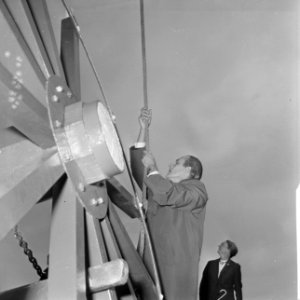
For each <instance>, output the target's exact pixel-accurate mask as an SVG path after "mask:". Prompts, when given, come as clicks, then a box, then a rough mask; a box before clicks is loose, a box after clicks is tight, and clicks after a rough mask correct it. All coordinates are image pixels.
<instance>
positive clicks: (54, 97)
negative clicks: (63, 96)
mask: <svg viewBox="0 0 300 300" xmlns="http://www.w3.org/2000/svg"><path fill="white" fill-rule="evenodd" d="M52 101H53V102H55V103H56V102H58V101H59V99H58V97H57V96H56V95H53V96H52Z"/></svg>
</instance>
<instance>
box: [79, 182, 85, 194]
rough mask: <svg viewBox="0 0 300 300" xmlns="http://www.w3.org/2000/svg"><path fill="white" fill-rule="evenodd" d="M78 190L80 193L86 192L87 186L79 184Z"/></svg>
mask: <svg viewBox="0 0 300 300" xmlns="http://www.w3.org/2000/svg"><path fill="white" fill-rule="evenodd" d="M78 189H79V191H80V192H84V191H85V186H84V184H83V183H82V182H79V183H78Z"/></svg>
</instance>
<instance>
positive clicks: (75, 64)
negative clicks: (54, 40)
mask: <svg viewBox="0 0 300 300" xmlns="http://www.w3.org/2000/svg"><path fill="white" fill-rule="evenodd" d="M61 61H62V64H63V68H64V71H65V74H66V80H67V84H68V86H69V88H70V90H71V91H72V93H73V94H74V95H75V96H76V97H77V99H80V95H81V92H80V90H81V89H80V61H79V38H78V35H77V31H76V29H75V28H74V24H73V22H72V20H71V18H66V19H63V20H62V23H61Z"/></svg>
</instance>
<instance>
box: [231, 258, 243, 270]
mask: <svg viewBox="0 0 300 300" xmlns="http://www.w3.org/2000/svg"><path fill="white" fill-rule="evenodd" d="M230 263H231V264H232V265H233V266H234V267H236V268H240V267H241V265H240V264H239V263H237V262H235V261H233V260H230Z"/></svg>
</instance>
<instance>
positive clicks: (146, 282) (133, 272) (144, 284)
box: [109, 202, 157, 300]
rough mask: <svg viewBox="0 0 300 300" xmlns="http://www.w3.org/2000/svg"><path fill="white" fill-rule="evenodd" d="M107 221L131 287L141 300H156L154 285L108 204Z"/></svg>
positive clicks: (118, 219)
mask: <svg viewBox="0 0 300 300" xmlns="http://www.w3.org/2000/svg"><path fill="white" fill-rule="evenodd" d="M109 220H110V224H111V227H112V229H113V232H114V236H115V238H116V240H117V241H118V245H119V248H120V251H121V254H122V257H123V258H124V259H125V260H126V262H127V263H128V266H129V270H130V273H129V275H130V278H131V280H132V282H133V285H134V286H135V287H137V288H138V290H139V294H140V296H141V299H144V300H153V299H157V292H156V288H155V285H154V283H153V280H152V278H151V276H150V275H149V272H148V271H147V269H146V267H145V265H144V263H143V261H142V259H141V257H140V255H139V254H138V253H137V251H136V249H135V248H134V246H133V244H132V242H131V240H130V237H129V236H128V233H127V231H126V229H125V228H124V226H123V224H122V222H121V220H120V218H119V216H118V214H117V213H116V211H115V209H114V207H113V204H112V203H110V202H109Z"/></svg>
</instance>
